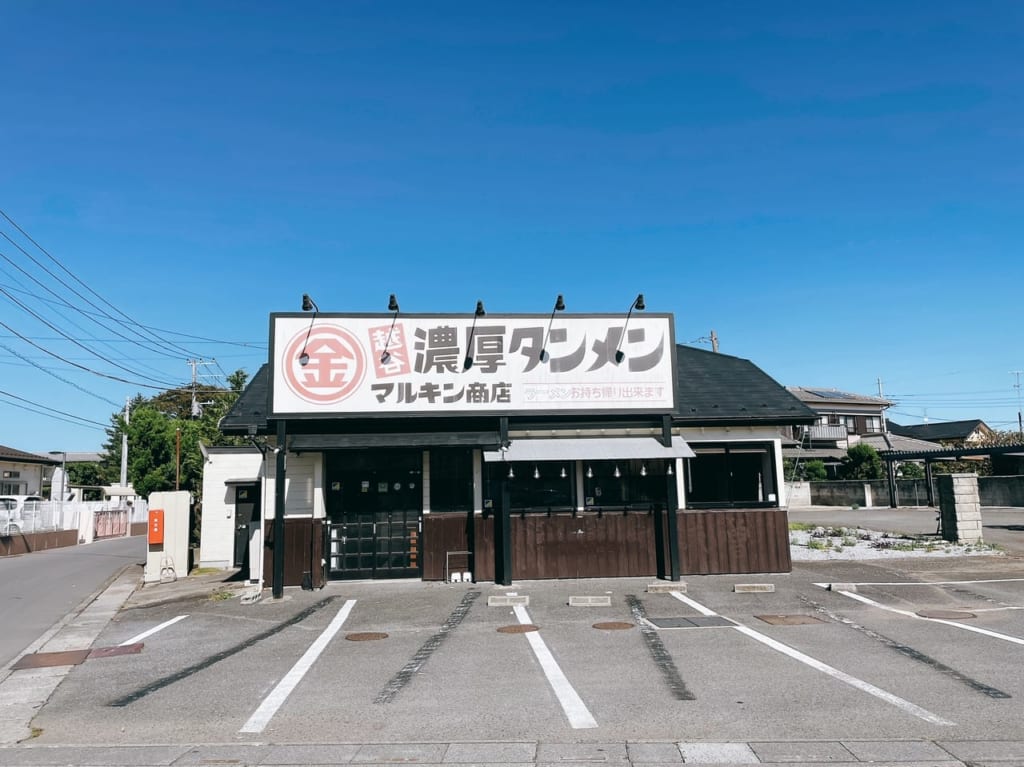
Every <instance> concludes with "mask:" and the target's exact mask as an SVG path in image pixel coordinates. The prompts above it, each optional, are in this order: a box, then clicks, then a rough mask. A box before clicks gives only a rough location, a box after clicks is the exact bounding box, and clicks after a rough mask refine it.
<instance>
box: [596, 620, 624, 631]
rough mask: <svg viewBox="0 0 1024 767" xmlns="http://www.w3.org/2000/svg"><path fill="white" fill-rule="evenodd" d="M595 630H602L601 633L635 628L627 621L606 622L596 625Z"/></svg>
mask: <svg viewBox="0 0 1024 767" xmlns="http://www.w3.org/2000/svg"><path fill="white" fill-rule="evenodd" d="M594 628H596V629H601V631H624V630H625V629H631V628H633V624H632V623H626V622H625V621H605V622H603V623H595V624H594Z"/></svg>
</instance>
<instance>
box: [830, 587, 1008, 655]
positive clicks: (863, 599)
mask: <svg viewBox="0 0 1024 767" xmlns="http://www.w3.org/2000/svg"><path fill="white" fill-rule="evenodd" d="M838 593H839V594H842V595H843V596H846V597H849V598H850V599H856V600H857V601H858V602H863V603H864V604H866V605H871V606H872V607H877V608H878V609H879V610H887V611H888V612H891V613H897V614H898V615H905V616H907V617H908V618H916V619H917V620H919V621H931V622H932V623H943V624H945V625H946V626H953V627H955V628H958V629H963V630H964V631H973V632H974V633H975V634H984V635H985V636H987V637H992V638H994V639H1002V640H1003V641H1004V642H1012V643H1013V644H1019V645H1024V639H1021V638H1020V637H1015V636H1011V635H1010V634H1000V633H999V632H998V631H991V630H989V629H983V628H979V627H978V626H969V625H967V624H966V623H957V622H956V621H951V620H946V619H945V618H926V617H925V616H923V615H918V614H917V613H912V612H910V610H901V609H899V608H898V607H889V606H888V605H883V604H882V603H881V602H876V601H875V600H873V599H868V598H867V597H864V596H861V595H860V594H854V593H853V592H852V591H842V590H840V591H839V592H838Z"/></svg>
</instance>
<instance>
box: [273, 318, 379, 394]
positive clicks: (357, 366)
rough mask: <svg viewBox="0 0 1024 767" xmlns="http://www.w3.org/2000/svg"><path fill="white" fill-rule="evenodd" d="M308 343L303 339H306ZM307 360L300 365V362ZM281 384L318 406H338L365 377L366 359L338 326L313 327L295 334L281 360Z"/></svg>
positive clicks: (322, 325)
mask: <svg viewBox="0 0 1024 767" xmlns="http://www.w3.org/2000/svg"><path fill="white" fill-rule="evenodd" d="M307 334H308V336H309V339H308V340H307V339H306V336H307ZM303 348H305V354H306V355H308V357H309V359H308V360H307V362H306V364H305V365H303V364H302V363H301V362H300V360H299V358H300V357H301V356H302V354H303ZM281 369H282V370H283V371H284V380H285V383H287V384H288V388H289V389H291V390H292V391H293V392H294V393H295V394H296V395H297V396H299V397H301V398H302V399H304V400H305V401H306V402H311V403H314V404H317V405H330V404H333V403H335V402H341V401H342V400H343V399H345V398H346V397H348V396H349V395H351V394H352V393H353V392H355V391H356V389H358V388H359V384H360V383H362V381H363V376H364V375H365V374H366V356H365V355H364V353H363V347H362V346H361V345H360V344H359V342H358V341H357V340H356V337H355V336H354V335H352V334H351V333H349V332H348V331H347V330H345V329H344V328H341V327H338V326H337V325H324V324H319V325H314V326H313V329H312V330H303V331H301V332H299V333H297V334H296V335H295V336H294V337H293V338H292V340H291V341H289V342H288V344H287V345H286V346H285V351H284V356H283V357H282V358H281Z"/></svg>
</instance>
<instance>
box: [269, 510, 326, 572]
mask: <svg viewBox="0 0 1024 767" xmlns="http://www.w3.org/2000/svg"><path fill="white" fill-rule="evenodd" d="M263 540H264V547H263V581H264V582H265V583H268V584H269V583H273V581H274V579H273V575H274V522H273V520H267V521H266V522H265V524H264V526H263ZM323 555H324V525H323V520H322V519H309V518H308V517H306V518H304V519H285V520H284V585H285V586H302V585H303V579H304V577H305V575H306V573H309V578H310V585H311V586H312V587H313V588H315V589H318V588H320V587H321V586H323V585H324V568H323V564H322V559H323Z"/></svg>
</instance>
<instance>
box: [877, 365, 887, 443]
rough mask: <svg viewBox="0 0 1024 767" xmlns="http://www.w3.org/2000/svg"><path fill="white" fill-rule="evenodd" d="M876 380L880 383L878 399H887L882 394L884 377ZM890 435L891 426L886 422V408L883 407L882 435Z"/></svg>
mask: <svg viewBox="0 0 1024 767" xmlns="http://www.w3.org/2000/svg"><path fill="white" fill-rule="evenodd" d="M875 380H876V381H878V398H879V399H885V395H884V394H883V393H882V377H881V376H879V377H878V378H876V379H875ZM888 433H889V424H887V423H886V421H885V406H884V405H883V406H882V434H888Z"/></svg>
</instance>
